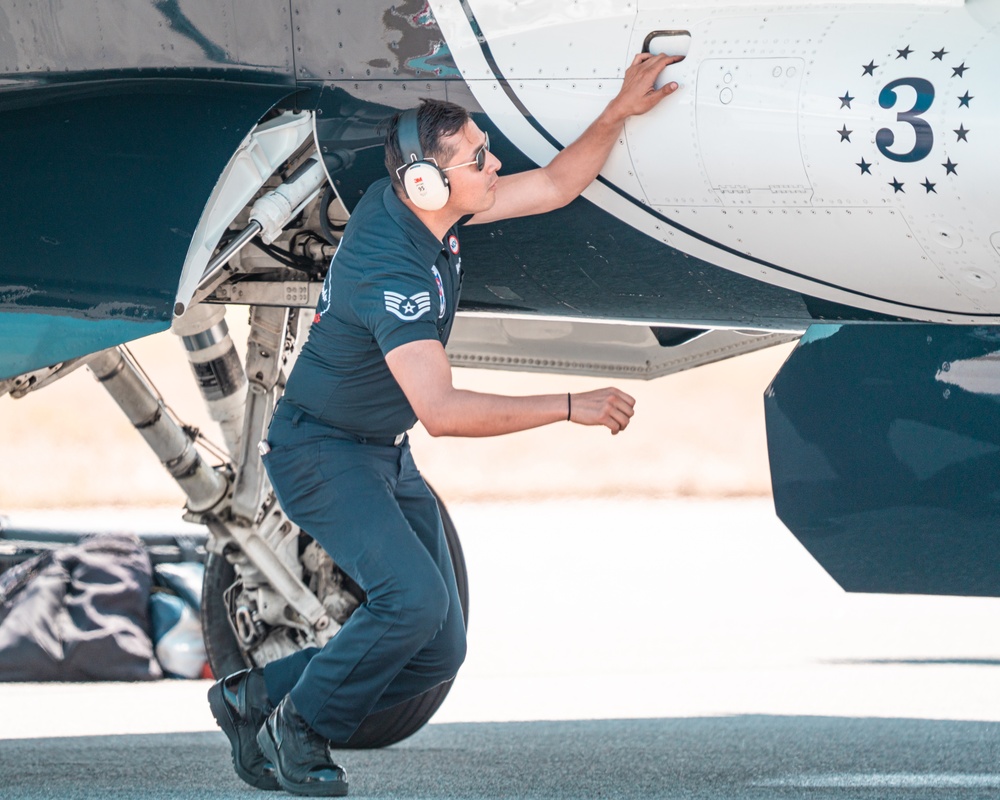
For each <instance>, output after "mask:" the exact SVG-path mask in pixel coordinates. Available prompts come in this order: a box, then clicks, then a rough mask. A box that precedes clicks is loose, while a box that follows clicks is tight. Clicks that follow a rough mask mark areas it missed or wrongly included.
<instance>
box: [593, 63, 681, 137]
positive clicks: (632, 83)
mask: <svg viewBox="0 0 1000 800" xmlns="http://www.w3.org/2000/svg"><path fill="white" fill-rule="evenodd" d="M683 60H684V56H666V55H658V56H654V55H653V54H652V53H637V54H636V56H635V58H633V59H632V65H631V66H630V67H629V68H628V69H627V70H625V79H624V81H623V82H622V88H621V89H620V90H619V91H618V96H617V97H615V99H614V100H612V101H611V102H610V103H609V104H608V110H609V111H610V112H612V113H613V114H615V116H616V117H618V118H620V119H621V121H622V122H624V121H625V119H627V118H628V117H631V116H634V115H636V114H645V113H646V112H647V111H649V110H650V109H651V108H653V107H654V106H655V105H656V104H657V103H659V102H660V101H661V100H662V99H663V98H664V97H667V96H669V95H671V94H673V93H674V92H675V91H676V90H677V83H676V82H674V81H671V82H670V83H668V84H666V85H665V86H664V87H663V88H662V89H657V88H655V86H654V85H655V83H656V78H657V77H658V76H659V74H660V73H661V72H662V71H663V70H664V68H666V67H668V66H670V65H671V64H676V63H677V62H678V61H683Z"/></svg>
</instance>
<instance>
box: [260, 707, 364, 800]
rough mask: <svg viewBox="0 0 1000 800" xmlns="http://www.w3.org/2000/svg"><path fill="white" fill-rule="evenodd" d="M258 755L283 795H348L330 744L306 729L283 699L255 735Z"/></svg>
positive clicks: (343, 776)
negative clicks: (269, 766) (271, 767)
mask: <svg viewBox="0 0 1000 800" xmlns="http://www.w3.org/2000/svg"><path fill="white" fill-rule="evenodd" d="M257 744H259V745H260V749H261V752H263V753H264V757H265V758H267V759H268V760H269V761H270V762H271V763H272V764H273V765H274V771H275V773H276V774H277V776H278V783H280V784H281V788H282V789H284V790H285V791H286V792H292V794H308V795H313V796H322V797H342V796H343V795H345V794H347V775H346V774H345V773H344V770H343V769H342V768H341V767H339V766H337V765H336V764H335V763H333V759H332V758H331V756H330V747H329V742H328V741H327V740H326V739H324V738H323V737H322V736H320V735H319V734H318V733H316V731H314V730H313V729H312V728H310V727H309V725H308V724H307V723H306V721H305V720H304V719H302V717H301V716H300V715H299V712H298V711H296V710H295V706H294V705H292V698H291V697H288V696H286V697H285V699H284V700H282V701H281V702H280V703H279V704H278V707H277V708H276V709H274V711H273V712H272V713H271V716H269V717H268V718H267V722H265V723H264V726H263V727H262V728H261V729H260V731H259V732H258V733H257Z"/></svg>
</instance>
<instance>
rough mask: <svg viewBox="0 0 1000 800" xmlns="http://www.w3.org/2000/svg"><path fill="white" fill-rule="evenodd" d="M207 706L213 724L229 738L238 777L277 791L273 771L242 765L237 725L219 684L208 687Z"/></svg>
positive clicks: (269, 790)
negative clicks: (258, 772)
mask: <svg viewBox="0 0 1000 800" xmlns="http://www.w3.org/2000/svg"><path fill="white" fill-rule="evenodd" d="M208 706H209V708H210V709H211V710H212V716H213V717H215V724H216V725H218V726H219V728H220V729H221V730H222V732H223V733H224V734H225V735H226V738H227V739H228V740H229V748H230V750H231V751H232V759H233V769H235V770H236V774H237V775H239V776H240V779H241V780H243V781H244V782H245V783H249V784H250V785H251V786H253V787H254V788H256V789H263V790H264V791H266V792H272V791H277V790H278V789H280V788H281V784H280V783H278V778H277V777H276V776H275V775H274V774H273V773H267V772H265V773H260V774H257V773H253V772H251V771H250V770H248V769H247V768H246V767H244V766H243V763H242V762H241V761H240V757H239V740H240V734H239V730H238V729H239V725H238V724H237V722H236V720H234V719H233V717H232V714H231V713H230V709H229V704H228V703H227V702H226V700H225V698H224V697H223V696H222V685H221V684H219V683H214V684H212V686H211V687H210V688H209V690H208ZM272 763H273V762H272Z"/></svg>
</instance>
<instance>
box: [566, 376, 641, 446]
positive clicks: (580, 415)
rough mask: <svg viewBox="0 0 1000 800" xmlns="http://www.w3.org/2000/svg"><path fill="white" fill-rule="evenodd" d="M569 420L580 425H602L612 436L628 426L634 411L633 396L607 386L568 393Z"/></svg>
mask: <svg viewBox="0 0 1000 800" xmlns="http://www.w3.org/2000/svg"><path fill="white" fill-rule="evenodd" d="M569 402H570V421H571V422H577V423H579V424H580V425H603V426H604V427H606V428H607V429H608V430H609V431H611V434H612V435H613V436H614V435H616V434H619V433H621V432H622V431H623V430H625V428H626V427H628V423H629V420H631V419H632V415H633V414H634V413H635V398H634V397H630V396H629V395H627V394H625V392H623V391H621V390H620V389H615V388H613V387H609V388H607V389H595V390H594V391H592V392H581V393H580V394H574V395H570V398H569Z"/></svg>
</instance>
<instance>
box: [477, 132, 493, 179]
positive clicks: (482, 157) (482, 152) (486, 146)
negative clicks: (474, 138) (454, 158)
mask: <svg viewBox="0 0 1000 800" xmlns="http://www.w3.org/2000/svg"><path fill="white" fill-rule="evenodd" d="M489 151H490V135H489V134H488V133H487V134H486V141H485V142H483V146H482V147H480V148H479V152H478V153H476V169H477V170H479V171H480V172H482V171H483V168H484V167H485V166H486V154H487V153H488V152H489Z"/></svg>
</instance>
